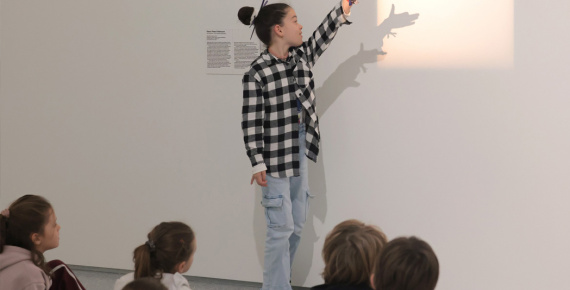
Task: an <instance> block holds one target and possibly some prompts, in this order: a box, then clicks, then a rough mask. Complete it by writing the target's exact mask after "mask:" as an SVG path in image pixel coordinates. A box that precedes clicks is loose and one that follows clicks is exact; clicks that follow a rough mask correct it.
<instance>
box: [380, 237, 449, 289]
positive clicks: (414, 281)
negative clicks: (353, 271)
mask: <svg viewBox="0 0 570 290" xmlns="http://www.w3.org/2000/svg"><path fill="white" fill-rule="evenodd" d="M438 277H439V262H438V261H437V257H436V256H435V253H434V252H433V250H432V249H431V247H430V246H429V245H428V244H427V243H426V242H424V241H422V240H420V239H418V238H416V237H410V238H405V237H401V238H397V239H394V240H392V241H390V242H389V243H388V244H387V245H386V246H385V247H384V250H382V253H381V254H380V257H379V258H378V260H377V261H376V265H375V268H374V275H373V276H372V277H371V280H372V284H373V285H374V289H376V290H433V289H435V285H436V284H437V279H438Z"/></svg>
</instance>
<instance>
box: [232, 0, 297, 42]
mask: <svg viewBox="0 0 570 290" xmlns="http://www.w3.org/2000/svg"><path fill="white" fill-rule="evenodd" d="M290 8H291V6H289V5H287V4H284V3H275V4H269V5H266V6H263V7H262V8H261V10H259V13H257V16H256V17H255V19H253V23H251V16H252V15H253V11H254V9H253V7H248V6H245V7H242V8H241V9H240V10H239V12H238V18H239V20H240V21H241V23H243V24H245V25H251V24H253V25H254V27H255V33H256V34H257V37H258V38H259V40H261V42H263V43H264V44H265V45H267V46H269V45H270V44H271V30H272V29H273V26H275V25H277V24H279V25H282V24H283V18H285V15H287V12H288V10H289V9H290Z"/></svg>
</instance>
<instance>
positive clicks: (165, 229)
mask: <svg viewBox="0 0 570 290" xmlns="http://www.w3.org/2000/svg"><path fill="white" fill-rule="evenodd" d="M147 238H148V240H147V241H146V242H145V243H144V244H142V245H140V246H138V247H137V248H136V249H135V251H134V253H133V259H134V261H135V272H134V273H129V274H127V275H125V276H123V277H121V278H119V279H118V280H117V281H116V282H115V288H114V289H115V290H121V289H123V287H125V285H126V284H128V283H129V282H131V281H133V280H135V279H139V278H145V277H151V278H155V279H157V280H160V281H161V282H162V284H163V285H165V286H166V287H167V288H168V289H170V290H175V289H185V290H189V289H190V285H189V284H188V280H186V278H184V277H183V276H182V275H181V273H185V272H187V271H188V270H189V269H190V266H191V265H192V261H193V260H194V253H195V252H196V238H195V236H194V232H193V231H192V229H191V228H190V227H189V226H188V225H186V224H184V223H181V222H163V223H160V224H159V225H158V226H156V227H154V229H152V231H151V232H150V233H148V235H147Z"/></svg>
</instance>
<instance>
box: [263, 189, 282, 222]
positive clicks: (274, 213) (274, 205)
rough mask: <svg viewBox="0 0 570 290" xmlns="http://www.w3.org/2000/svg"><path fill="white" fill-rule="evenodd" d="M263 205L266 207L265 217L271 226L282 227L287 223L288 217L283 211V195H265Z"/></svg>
mask: <svg viewBox="0 0 570 290" xmlns="http://www.w3.org/2000/svg"><path fill="white" fill-rule="evenodd" d="M261 205H263V207H265V219H266V220H267V226H268V227H270V228H278V227H282V226H284V225H285V224H286V223H287V217H286V215H285V213H284V212H283V196H282V195H278V196H263V199H262V200H261Z"/></svg>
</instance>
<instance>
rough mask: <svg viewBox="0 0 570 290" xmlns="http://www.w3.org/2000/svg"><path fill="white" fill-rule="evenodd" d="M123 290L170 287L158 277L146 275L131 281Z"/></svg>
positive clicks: (148, 289) (160, 289)
mask: <svg viewBox="0 0 570 290" xmlns="http://www.w3.org/2000/svg"><path fill="white" fill-rule="evenodd" d="M122 290H168V288H166V286H164V285H163V284H162V283H160V281H159V280H158V279H156V278H151V277H145V278H139V279H135V280H133V281H131V282H130V283H129V284H127V285H125V287H123V289H122Z"/></svg>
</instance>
